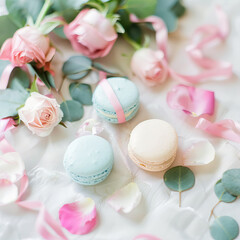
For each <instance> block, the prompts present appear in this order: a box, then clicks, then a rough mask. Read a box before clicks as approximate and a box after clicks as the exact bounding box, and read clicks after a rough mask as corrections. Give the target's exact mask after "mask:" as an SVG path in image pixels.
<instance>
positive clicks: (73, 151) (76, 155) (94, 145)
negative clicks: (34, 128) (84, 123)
mask: <svg viewBox="0 0 240 240" xmlns="http://www.w3.org/2000/svg"><path fill="white" fill-rule="evenodd" d="M113 158H114V156H113V151H112V147H111V145H110V144H109V142H107V141H106V140H105V139H104V138H101V137H99V136H95V135H88V136H83V137H80V138H77V139H76V140H74V141H73V142H72V143H71V144H70V145H69V146H68V148H67V151H66V153H65V156H64V161H63V165H64V167H65V169H66V171H67V173H68V174H69V175H70V176H71V177H72V178H73V180H74V181H76V182H78V183H80V184H85V185H93V184H97V183H99V182H100V181H103V180H104V179H105V178H106V177H107V176H108V175H109V173H110V171H111V169H112V166H113Z"/></svg>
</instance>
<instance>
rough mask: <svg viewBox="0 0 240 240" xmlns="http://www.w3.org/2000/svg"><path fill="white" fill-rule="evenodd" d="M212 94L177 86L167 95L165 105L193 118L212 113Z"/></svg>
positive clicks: (193, 88)
mask: <svg viewBox="0 0 240 240" xmlns="http://www.w3.org/2000/svg"><path fill="white" fill-rule="evenodd" d="M214 101H215V99H214V92H211V91H207V90H203V89H198V88H195V87H190V86H185V85H182V84H180V85H177V86H175V87H174V88H173V89H172V90H171V91H170V92H169V93H168V95H167V103H168V105H169V107H171V108H173V109H179V110H182V111H184V112H185V113H187V114H191V115H192V116H193V117H198V116H200V115H202V114H209V115H212V114H213V113H214Z"/></svg>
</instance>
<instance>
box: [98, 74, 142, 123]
mask: <svg viewBox="0 0 240 240" xmlns="http://www.w3.org/2000/svg"><path fill="white" fill-rule="evenodd" d="M107 81H108V82H109V84H110V85H111V87H112V89H113V91H114V93H115V95H116V97H117V98H118V101H119V102H120V104H121V106H122V109H123V111H124V114H125V119H126V121H128V120H130V119H132V118H133V117H134V116H135V115H136V113H137V111H138V109H139V92H138V89H137V87H136V85H135V84H134V83H133V82H132V81H130V80H128V79H126V78H122V77H111V78H108V79H107ZM93 105H94V108H95V109H96V111H97V113H98V115H99V116H100V117H102V118H103V119H105V120H106V121H108V122H111V123H119V122H118V119H117V114H116V111H115V109H114V107H113V105H112V104H111V102H110V100H109V98H108V96H107V95H106V93H105V92H104V90H103V87H102V86H101V84H99V85H98V86H97V88H96V90H95V91H94V94H93Z"/></svg>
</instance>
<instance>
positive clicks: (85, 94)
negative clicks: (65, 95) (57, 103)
mask: <svg viewBox="0 0 240 240" xmlns="http://www.w3.org/2000/svg"><path fill="white" fill-rule="evenodd" d="M69 92H70V95H71V97H72V99H73V100H75V101H78V102H80V103H81V104H83V105H92V89H91V86H90V85H88V84H85V83H71V84H70V86H69Z"/></svg>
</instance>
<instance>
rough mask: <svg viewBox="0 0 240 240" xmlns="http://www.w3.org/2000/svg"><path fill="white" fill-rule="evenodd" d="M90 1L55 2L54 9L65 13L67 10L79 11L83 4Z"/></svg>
mask: <svg viewBox="0 0 240 240" xmlns="http://www.w3.org/2000/svg"><path fill="white" fill-rule="evenodd" d="M88 1H89V0H67V1H66V0H53V6H52V7H53V9H54V10H55V11H57V12H61V11H65V10H66V9H74V10H79V9H80V8H81V7H82V6H83V4H85V3H86V2H88Z"/></svg>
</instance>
